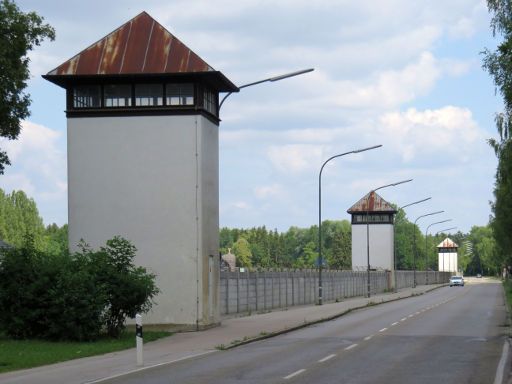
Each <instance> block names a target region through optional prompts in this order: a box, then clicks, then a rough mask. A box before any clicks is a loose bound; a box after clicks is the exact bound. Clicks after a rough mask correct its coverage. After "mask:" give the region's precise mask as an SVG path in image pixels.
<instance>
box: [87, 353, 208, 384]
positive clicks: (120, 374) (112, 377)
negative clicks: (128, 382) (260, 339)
mask: <svg viewBox="0 0 512 384" xmlns="http://www.w3.org/2000/svg"><path fill="white" fill-rule="evenodd" d="M213 352H217V351H216V350H211V351H206V352H200V353H196V354H193V355H189V356H184V357H181V358H179V359H176V360H171V361H166V362H164V363H158V364H154V365H149V366H147V367H143V368H138V369H133V370H131V371H127V372H123V373H119V374H117V375H112V376H108V377H103V378H101V379H96V380H92V381H87V382H85V384H96V383H101V382H103V381H107V380H112V379H117V378H119V377H123V376H127V375H130V374H132V373H136V372H141V371H146V370H148V369H152V368H156V367H161V366H163V365H168V364H173V363H177V362H178V361H183V360H187V359H192V358H194V357H197V356H202V355H207V354H208V353H213Z"/></svg>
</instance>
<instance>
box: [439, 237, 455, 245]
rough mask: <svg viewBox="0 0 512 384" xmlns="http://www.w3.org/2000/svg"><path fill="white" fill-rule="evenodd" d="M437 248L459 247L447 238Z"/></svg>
mask: <svg viewBox="0 0 512 384" xmlns="http://www.w3.org/2000/svg"><path fill="white" fill-rule="evenodd" d="M437 248H459V246H458V245H457V244H456V243H455V242H454V241H453V240H452V239H450V238H449V237H447V238H446V239H444V240H443V241H441V242H440V243H439V245H438V246H437Z"/></svg>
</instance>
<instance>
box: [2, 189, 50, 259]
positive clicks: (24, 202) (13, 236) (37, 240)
mask: <svg viewBox="0 0 512 384" xmlns="http://www.w3.org/2000/svg"><path fill="white" fill-rule="evenodd" d="M44 232H45V228H44V224H43V219H42V218H41V217H40V216H39V211H38V210H37V206H36V203H35V202H34V200H33V199H31V198H29V197H27V195H26V194H25V193H24V192H23V191H13V192H12V193H11V194H5V193H4V191H3V190H1V189H0V239H2V240H4V241H5V242H7V243H9V244H11V245H13V246H17V247H19V246H21V245H23V244H24V242H25V239H26V237H27V236H28V235H30V236H31V237H32V239H33V242H34V244H35V247H36V248H37V249H43V248H44V247H45V238H44Z"/></svg>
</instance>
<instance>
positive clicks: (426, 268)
mask: <svg viewBox="0 0 512 384" xmlns="http://www.w3.org/2000/svg"><path fill="white" fill-rule="evenodd" d="M448 221H452V219H446V220H442V221H436V222H435V223H432V224H430V225H429V226H428V227H427V229H426V230H425V285H428V248H427V234H428V229H429V228H430V227H431V226H433V225H437V224H441V223H447V222H448Z"/></svg>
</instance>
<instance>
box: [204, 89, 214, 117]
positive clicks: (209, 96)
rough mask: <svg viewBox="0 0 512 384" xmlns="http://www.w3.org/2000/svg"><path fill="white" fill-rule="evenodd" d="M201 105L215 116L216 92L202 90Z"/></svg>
mask: <svg viewBox="0 0 512 384" xmlns="http://www.w3.org/2000/svg"><path fill="white" fill-rule="evenodd" d="M203 106H204V109H206V110H207V111H208V112H210V113H211V114H213V115H215V116H217V98H216V94H215V93H213V92H212V91H210V90H209V89H207V88H206V89H205V90H204V95H203Z"/></svg>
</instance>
